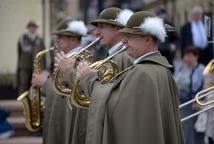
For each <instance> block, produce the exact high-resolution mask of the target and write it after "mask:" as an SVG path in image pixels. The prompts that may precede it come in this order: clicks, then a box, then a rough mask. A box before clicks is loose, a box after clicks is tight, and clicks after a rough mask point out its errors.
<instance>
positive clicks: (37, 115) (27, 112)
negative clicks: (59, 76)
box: [17, 47, 54, 132]
mask: <svg viewBox="0 0 214 144" xmlns="http://www.w3.org/2000/svg"><path fill="white" fill-rule="evenodd" d="M51 50H54V47H51V48H50V49H45V50H42V51H40V52H38V53H37V55H36V57H35V59H34V65H33V67H34V70H33V74H39V73H40V72H41V62H40V60H41V58H42V56H44V55H45V54H46V53H48V52H49V51H51ZM17 100H18V101H21V102H22V104H23V110H24V117H25V126H26V128H27V129H28V130H29V131H32V132H34V131H38V130H39V129H40V128H41V105H40V104H41V96H40V88H39V87H30V89H29V91H25V92H23V93H22V94H21V95H20V96H19V97H18V98H17Z"/></svg>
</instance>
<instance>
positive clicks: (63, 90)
mask: <svg viewBox="0 0 214 144" xmlns="http://www.w3.org/2000/svg"><path fill="white" fill-rule="evenodd" d="M75 54H76V52H74V53H73V54H72V55H71V56H70V57H72V56H73V55H75ZM81 61H87V62H88V63H89V64H91V63H93V62H95V61H96V58H95V57H94V56H92V55H91V54H90V53H89V52H88V51H83V52H82V53H81V54H79V55H78V57H77V59H76V63H75V64H74V68H76V67H77V65H78V64H79V63H80V62H81ZM53 79H54V83H53V87H54V90H55V91H56V92H57V93H58V94H60V95H63V96H67V97H70V94H71V92H72V89H70V88H68V87H66V86H65V85H64V84H63V83H62V82H61V81H60V80H61V79H62V73H61V72H60V69H57V70H56V71H55V72H54V75H53Z"/></svg>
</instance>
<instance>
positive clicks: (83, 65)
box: [77, 62, 97, 79]
mask: <svg viewBox="0 0 214 144" xmlns="http://www.w3.org/2000/svg"><path fill="white" fill-rule="evenodd" d="M96 72H97V70H94V69H91V68H90V66H89V64H88V63H87V62H80V63H79V65H78V66H77V79H81V78H82V77H83V76H85V75H86V74H89V73H96Z"/></svg>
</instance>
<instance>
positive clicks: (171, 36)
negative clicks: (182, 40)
mask: <svg viewBox="0 0 214 144" xmlns="http://www.w3.org/2000/svg"><path fill="white" fill-rule="evenodd" d="M156 14H157V16H159V17H160V18H161V19H163V21H164V23H165V24H167V25H170V26H173V24H172V23H170V22H169V21H168V20H167V11H166V9H165V8H164V7H160V8H159V9H158V10H157V11H156ZM177 40H178V36H177V33H176V32H175V31H168V32H167V38H166V40H165V42H162V43H160V44H159V50H160V52H161V54H162V55H163V56H165V57H166V58H167V60H168V62H169V63H170V64H171V65H173V60H174V58H175V52H176V45H177V44H176V43H177ZM171 71H172V72H173V71H174V70H173V68H172V69H171Z"/></svg>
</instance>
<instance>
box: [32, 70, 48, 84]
mask: <svg viewBox="0 0 214 144" xmlns="http://www.w3.org/2000/svg"><path fill="white" fill-rule="evenodd" d="M49 75H50V73H49V72H48V71H43V72H42V73H40V74H34V75H33V77H32V81H31V84H32V87H42V86H43V85H44V83H45V82H46V81H47V79H48V77H49Z"/></svg>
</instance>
